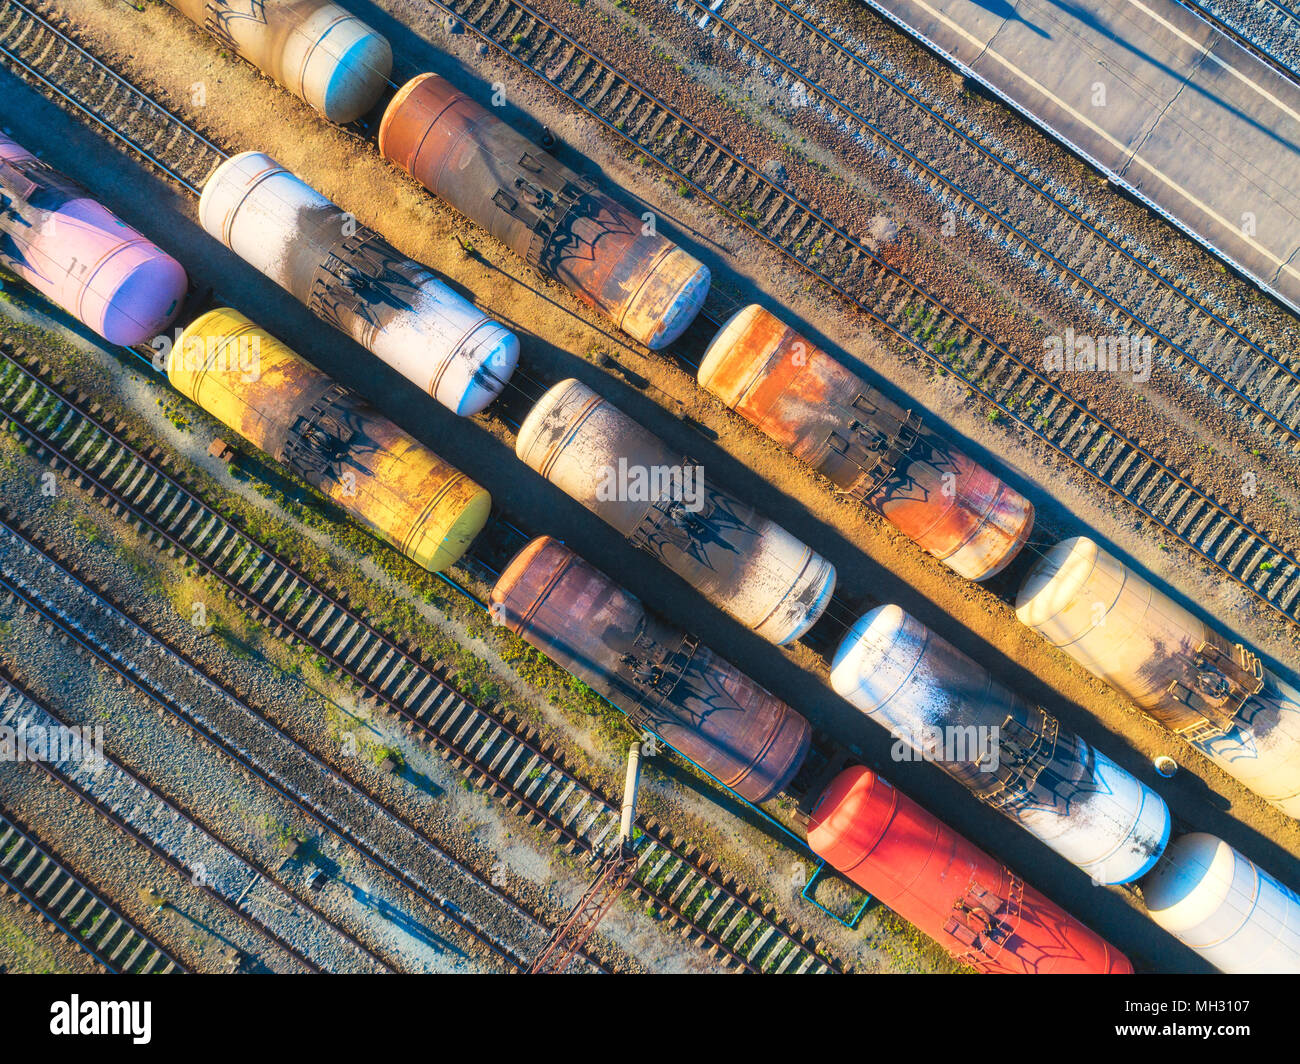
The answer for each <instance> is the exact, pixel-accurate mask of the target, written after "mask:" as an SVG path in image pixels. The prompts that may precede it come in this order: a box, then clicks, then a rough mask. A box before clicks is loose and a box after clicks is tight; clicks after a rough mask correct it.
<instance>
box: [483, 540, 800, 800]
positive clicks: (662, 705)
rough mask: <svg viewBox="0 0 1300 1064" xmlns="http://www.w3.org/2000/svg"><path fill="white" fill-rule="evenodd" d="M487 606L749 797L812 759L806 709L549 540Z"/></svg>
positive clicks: (775, 787)
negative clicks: (775, 693)
mask: <svg viewBox="0 0 1300 1064" xmlns="http://www.w3.org/2000/svg"><path fill="white" fill-rule="evenodd" d="M491 608H492V611H493V616H494V618H495V619H496V620H497V621H498V622H499V623H502V624H504V625H505V626H506V627H508V628H509V629H510V630H511V631H513V632H515V633H517V634H519V635H521V636H523V638H524V639H525V640H527V641H528V642H529V643H530V644H532V645H533V646H534V647H536V648H537V649H538V650H540V651H541V652H542V653H544V654H546V655H547V656H548V657H549V658H551V659H552V660H553V661H555V662H556V663H557V664H558V665H560V666H561V667H563V668H564V669H567V670H568V671H569V672H570V673H572V674H573V675H574V676H576V677H578V678H579V679H581V680H582V681H583V682H584V683H586V684H587V685H588V686H590V687H591V688H592V689H593V690H594V691H596V692H597V693H599V694H600V695H602V696H604V697H605V698H607V699H609V700H610V701H611V702H612V703H613V704H614V705H615V706H617V707H618V708H619V709H620V710H622V711H623V712H624V713H625V714H627V716H628V719H629V721H630V722H631V723H632V724H633V726H634V727H638V728H649V729H651V730H652V731H654V732H655V733H656V734H658V735H659V736H661V737H662V738H663V739H664V741H665V742H667V743H669V744H670V745H671V746H673V747H674V748H675V749H677V750H679V751H680V752H681V753H683V754H684V755H686V756H687V757H689V758H690V759H691V760H692V761H694V762H695V763H696V764H698V765H699V766H700V767H701V768H703V769H705V770H706V771H707V772H709V773H710V774H711V775H713V776H715V777H716V778H717V779H719V780H720V781H721V782H722V783H724V784H726V786H728V787H730V788H731V789H732V790H734V791H735V792H736V793H737V794H739V795H740V796H741V797H743V798H746V799H748V800H749V801H752V802H762V801H765V800H766V799H768V798H770V797H772V796H773V795H774V794H776V793H777V792H779V791H780V790H781V789H782V788H783V787H784V786H785V785H786V784H787V783H788V782H789V781H790V779H791V778H792V777H793V776H794V774H795V771H796V770H797V769H798V768H799V765H800V764H801V763H802V762H803V759H804V757H805V755H806V754H807V751H808V744H809V740H810V737H811V729H810V728H809V725H808V722H807V721H806V720H804V718H803V717H802V716H800V715H799V714H798V713H796V712H795V711H794V710H793V709H791V708H790V707H789V706H787V705H786V704H785V703H784V702H782V701H780V700H779V699H778V698H776V697H775V696H773V695H772V694H770V693H769V692H767V691H766V690H764V689H763V688H762V687H760V686H759V685H758V684H756V683H754V681H753V680H751V679H749V677H747V676H745V675H744V674H743V673H741V672H740V671H739V670H738V669H736V667H735V666H734V665H731V664H730V663H728V662H726V661H724V660H723V659H721V658H719V657H718V656H717V655H715V654H714V653H713V652H712V651H711V650H709V649H708V648H707V647H704V646H700V645H698V643H697V642H696V641H695V640H694V638H693V637H691V636H688V635H687V634H686V633H684V632H682V631H681V630H679V629H676V628H674V627H672V626H671V625H669V624H667V623H665V622H664V621H661V620H660V619H659V618H657V617H655V616H653V615H651V614H650V613H648V612H647V611H646V609H645V607H644V606H642V605H641V602H640V601H639V600H638V599H636V598H635V597H633V596H632V595H631V594H629V593H628V592H627V591H625V590H623V589H622V588H620V587H619V586H618V585H617V584H616V583H614V581H612V580H611V579H610V578H609V577H607V576H605V575H604V574H603V573H601V572H600V571H599V570H597V569H596V568H594V567H593V566H591V565H589V564H588V563H587V562H585V561H583V560H582V559H581V558H579V557H578V556H577V555H576V554H574V553H573V551H571V550H570V549H569V548H568V547H566V546H564V544H562V543H560V542H558V541H557V540H554V539H551V538H550V537H549V536H543V537H541V538H538V539H535V540H533V541H532V542H531V543H529V544H528V545H527V546H526V547H525V548H524V549H523V550H522V551H521V552H520V553H519V554H518V555H517V556H516V557H515V558H514V560H513V561H511V563H510V564H509V566H507V567H506V569H505V571H504V572H503V573H502V574H501V577H500V579H498V581H497V583H496V586H495V587H494V588H493V589H492V602H491Z"/></svg>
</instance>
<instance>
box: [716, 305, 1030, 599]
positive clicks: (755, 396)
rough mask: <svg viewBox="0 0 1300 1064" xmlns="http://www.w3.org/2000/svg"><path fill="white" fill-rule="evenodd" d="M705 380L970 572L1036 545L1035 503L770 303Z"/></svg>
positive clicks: (982, 573)
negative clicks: (770, 308)
mask: <svg viewBox="0 0 1300 1064" xmlns="http://www.w3.org/2000/svg"><path fill="white" fill-rule="evenodd" d="M699 382H700V385H701V386H702V387H704V388H706V389H707V390H709V391H710V392H712V393H713V394H714V395H716V396H717V397H718V398H719V399H721V400H722V402H724V403H725V404H726V405H727V406H728V407H730V408H731V409H732V410H734V411H736V412H737V413H738V414H740V415H741V416H742V417H743V418H745V420H747V421H749V422H751V423H752V424H753V425H755V426H756V427H757V428H759V429H761V430H762V431H763V432H764V433H766V434H767V435H768V436H770V437H771V438H772V439H774V440H775V441H776V442H777V443H779V444H781V446H783V447H785V448H786V449H787V450H789V451H791V452H792V453H793V454H794V455H795V456H796V457H797V458H800V459H802V460H803V461H804V462H806V463H808V465H810V466H812V467H813V468H814V469H815V470H817V472H819V473H821V474H822V475H824V476H825V477H826V478H827V479H828V480H830V482H831V483H832V484H833V485H834V486H835V488H836V490H837V491H838V492H839V493H840V494H842V495H845V496H847V497H848V498H850V499H855V500H857V501H858V502H861V503H863V504H865V505H866V506H868V507H870V508H871V509H872V510H875V511H876V512H877V513H879V514H881V515H883V516H884V517H885V518H886V519H887V520H888V521H889V522H890V523H891V524H893V525H894V526H895V527H897V528H898V529H899V531H901V532H903V533H904V534H905V535H907V536H908V538H910V539H911V540H913V541H914V542H915V543H916V544H917V545H918V546H920V547H921V548H923V549H924V550H926V551H928V552H929V553H930V554H932V555H934V556H935V557H936V558H938V559H939V560H940V561H942V562H943V563H944V564H945V565H947V566H948V567H949V568H950V569H952V570H953V571H954V572H956V573H958V574H960V575H961V576H964V577H966V578H968V579H970V580H987V579H989V578H990V577H992V576H995V575H996V574H997V573H999V572H1001V571H1002V569H1003V568H1005V567H1006V565H1007V564H1008V563H1009V562H1010V561H1011V560H1012V559H1013V558H1014V557H1015V556H1016V554H1017V553H1018V552H1019V551H1020V548H1021V547H1023V546H1024V544H1025V541H1026V540H1027V539H1028V538H1029V532H1030V529H1031V528H1032V527H1033V524H1034V507H1033V505H1032V504H1031V503H1030V502H1029V500H1028V499H1026V498H1025V497H1024V496H1023V495H1021V494H1020V493H1019V492H1018V491H1016V490H1015V489H1013V488H1011V487H1009V486H1008V485H1006V484H1004V483H1003V482H1002V481H1001V480H999V479H998V478H997V477H995V476H994V475H993V474H992V473H990V472H989V471H988V470H987V469H984V468H983V467H982V466H980V465H979V464H978V463H976V462H974V461H972V460H971V459H970V458H968V457H967V456H966V455H964V454H963V453H962V452H961V451H959V450H958V449H957V448H956V447H955V446H953V444H951V443H950V442H949V441H947V440H945V439H944V438H943V437H942V436H940V435H938V434H937V433H936V432H934V431H933V430H932V429H930V428H929V427H928V426H926V425H925V424H924V423H923V422H922V421H921V418H920V417H919V416H918V415H916V414H913V413H912V412H911V411H908V410H904V409H903V408H902V407H900V406H899V405H898V404H897V403H894V402H892V401H891V400H890V399H888V398H886V397H885V396H884V395H882V394H881V393H880V392H879V391H877V390H876V389H875V388H872V387H871V386H870V385H868V384H867V382H866V381H864V380H862V378H861V377H858V376H857V375H856V374H854V373H851V372H850V371H849V370H847V369H846V368H845V367H844V366H842V365H841V364H840V363H839V362H837V361H835V359H833V358H831V357H830V356H829V355H828V354H826V352H824V351H822V350H821V349H820V348H818V347H817V346H816V345H815V344H813V343H812V342H811V341H809V340H807V339H805V338H804V337H802V336H800V335H799V333H797V332H795V331H794V330H793V329H792V328H790V327H789V326H788V325H786V324H785V323H784V322H783V321H781V320H780V319H779V318H777V317H776V316H775V315H774V314H772V313H770V312H769V311H766V310H764V309H763V308H762V307H759V306H748V307H745V308H744V309H743V310H740V311H737V312H736V314H734V315H733V316H732V317H731V318H730V320H728V321H727V323H726V324H725V325H724V326H723V327H722V329H721V330H720V331H719V332H718V335H717V336H716V337H714V339H713V342H712V343H711V344H710V345H709V349H708V351H707V352H706V353H705V356H704V359H703V361H702V362H701V363H700V368H699Z"/></svg>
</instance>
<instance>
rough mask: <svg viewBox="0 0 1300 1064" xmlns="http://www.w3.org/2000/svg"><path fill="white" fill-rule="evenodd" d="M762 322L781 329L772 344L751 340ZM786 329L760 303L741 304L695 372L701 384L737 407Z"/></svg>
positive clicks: (706, 352) (724, 325)
mask: <svg viewBox="0 0 1300 1064" xmlns="http://www.w3.org/2000/svg"><path fill="white" fill-rule="evenodd" d="M759 325H770V326H774V327H775V329H776V330H778V331H774V333H773V337H772V343H771V344H769V345H755V344H754V342H753V341H752V340H750V339H749V336H750V333H751V331H752V330H754V329H755V328H756V327H757V326H759ZM784 332H785V325H784V324H783V323H782V322H781V321H780V319H778V318H777V317H776V316H775V315H773V314H771V313H769V312H768V311H765V310H764V309H763V308H762V307H760V306H759V305H758V304H757V303H751V304H750V305H749V306H747V307H741V308H740V310H738V311H736V313H734V314H733V315H732V316H731V317H730V318H728V319H727V320H726V321H725V322H723V324H722V328H721V329H719V330H718V332H717V335H715V336H714V337H713V340H712V341H711V342H710V343H709V346H708V349H707V350H706V351H705V352H704V357H703V358H702V359H701V360H700V368H699V369H698V370H697V371H696V374H695V378H696V380H697V381H699V384H700V387H701V388H703V389H704V390H705V391H709V392H712V393H713V394H714V395H716V396H717V397H718V398H719V399H721V400H722V401H723V402H724V403H726V404H727V406H729V407H732V408H734V407H735V406H736V404H737V403H738V402H739V401H740V398H741V396H743V395H744V394H745V391H746V390H747V389H748V388H749V386H750V385H751V384H753V383H754V380H755V379H756V378H757V377H758V375H759V373H760V372H761V371H762V369H763V367H764V366H765V365H766V364H767V361H768V360H769V359H770V358H771V356H772V353H773V352H774V351H775V350H776V342H777V341H779V340H780V338H781V335H782V334H783V333H784ZM742 341H743V342H742ZM760 348H761V349H760Z"/></svg>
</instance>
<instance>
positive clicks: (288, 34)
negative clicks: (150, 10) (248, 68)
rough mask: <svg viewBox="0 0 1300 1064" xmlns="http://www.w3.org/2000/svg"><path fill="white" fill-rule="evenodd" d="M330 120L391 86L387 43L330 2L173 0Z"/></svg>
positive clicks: (346, 118) (351, 115) (363, 107)
mask: <svg viewBox="0 0 1300 1064" xmlns="http://www.w3.org/2000/svg"><path fill="white" fill-rule="evenodd" d="M168 3H170V4H171V5H172V7H174V8H176V9H177V10H178V11H180V12H181V13H182V14H183V15H185V16H186V18H188V19H190V20H191V21H192V22H195V23H196V24H198V25H199V26H202V27H203V28H204V29H205V30H207V31H208V32H209V33H210V34H212V36H214V37H216V38H217V40H219V41H221V43H222V44H224V45H226V47H228V48H229V49H230V50H231V51H233V52H234V53H235V54H236V55H238V56H240V57H241V58H243V59H246V60H248V62H250V63H252V64H253V66H255V67H257V68H258V69H259V70H261V71H262V72H263V73H264V74H266V75H268V76H269V77H271V78H272V79H274V80H275V81H276V82H277V83H278V84H279V85H281V86H282V87H284V88H286V89H288V90H289V91H290V92H291V93H293V94H294V95H295V96H297V97H298V98H299V99H301V100H305V101H306V102H307V103H308V104H310V105H311V106H312V107H314V108H315V109H316V110H317V111H319V112H320V113H321V114H323V115H324V116H325V117H326V118H328V119H329V120H330V121H331V122H338V123H345V122H353V121H355V120H356V119H358V118H360V117H361V116H362V115H364V114H365V113H366V112H367V111H369V110H370V109H371V108H372V107H374V106H375V104H376V103H378V102H379V97H380V96H381V95H382V94H383V91H384V89H385V88H387V86H388V76H389V74H391V73H392V70H393V50H392V48H391V47H390V46H389V44H388V41H387V40H386V39H385V38H384V37H382V36H381V35H380V34H378V33H376V32H375V31H374V30H372V29H371V28H370V27H369V26H367V25H366V24H365V23H364V22H362V21H361V20H360V19H359V18H357V17H356V16H355V15H352V14H349V13H348V12H347V11H345V10H344V9H343V8H341V7H339V5H338V4H335V3H332V2H331V0H168Z"/></svg>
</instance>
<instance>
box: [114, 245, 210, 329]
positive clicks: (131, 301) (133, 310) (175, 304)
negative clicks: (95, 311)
mask: <svg viewBox="0 0 1300 1064" xmlns="http://www.w3.org/2000/svg"><path fill="white" fill-rule="evenodd" d="M127 258H134V259H135V260H136V262H135V263H134V265H131V264H130V263H129V262H121V261H115V260H119V259H127ZM123 269H124V270H125V274H123V273H122V270H123ZM101 272H104V273H106V275H107V278H108V279H109V280H110V281H112V280H114V279H116V278H117V277H119V276H120V277H121V280H120V281H119V282H118V284H117V285H116V286H115V287H114V288H113V289H112V290H111V292H109V293H108V294H107V299H106V300H105V305H104V313H103V324H102V326H101V327H100V330H99V331H100V334H101V335H102V336H103V337H104V339H105V340H108V341H109V343H114V344H123V345H125V346H127V347H130V346H131V345H132V344H139V343H144V342H146V341H148V340H151V339H153V337H155V336H157V335H158V334H159V333H161V332H162V331H163V330H164V329H166V328H167V326H168V325H170V324H171V323H172V321H174V320H175V318H176V315H177V314H179V313H180V309H181V301H182V300H183V299H184V298H185V290H186V288H188V287H189V278H188V277H187V276H186V275H185V268H184V267H183V266H181V264H180V263H179V262H177V261H176V260H175V259H174V258H172V257H171V256H170V255H168V254H167V253H166V252H164V251H161V250H159V249H158V248H156V247H153V246H152V245H138V244H137V245H127V246H126V247H124V248H123V250H122V252H121V253H120V254H119V255H115V256H114V257H113V258H112V259H110V260H108V261H107V262H106V263H104V264H103V265H102V266H101Z"/></svg>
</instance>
